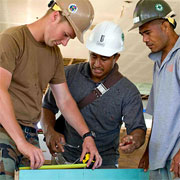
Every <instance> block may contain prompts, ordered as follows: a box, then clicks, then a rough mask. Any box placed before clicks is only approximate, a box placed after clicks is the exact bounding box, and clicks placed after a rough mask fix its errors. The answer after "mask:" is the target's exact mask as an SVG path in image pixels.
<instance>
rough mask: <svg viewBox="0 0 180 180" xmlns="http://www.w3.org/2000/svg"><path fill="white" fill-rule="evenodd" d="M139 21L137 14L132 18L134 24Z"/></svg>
mask: <svg viewBox="0 0 180 180" xmlns="http://www.w3.org/2000/svg"><path fill="white" fill-rule="evenodd" d="M139 21H140V19H139V16H138V17H135V18H134V19H133V22H134V24H135V23H138V22H139Z"/></svg>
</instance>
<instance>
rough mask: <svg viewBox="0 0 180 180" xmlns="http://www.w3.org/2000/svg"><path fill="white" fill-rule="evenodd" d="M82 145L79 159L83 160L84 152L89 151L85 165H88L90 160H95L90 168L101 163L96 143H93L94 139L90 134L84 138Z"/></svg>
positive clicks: (97, 166) (96, 166)
mask: <svg viewBox="0 0 180 180" xmlns="http://www.w3.org/2000/svg"><path fill="white" fill-rule="evenodd" d="M82 147H83V150H82V154H81V158H80V161H82V160H83V158H84V157H85V155H86V153H90V158H89V161H88V163H87V167H89V166H90V164H91V162H92V161H93V160H95V162H94V165H93V167H92V169H95V168H99V167H100V166H101V164H102V158H101V156H100V154H99V152H98V150H97V148H96V145H95V143H94V139H93V138H92V137H91V136H88V137H86V138H85V139H84V142H83V146H82Z"/></svg>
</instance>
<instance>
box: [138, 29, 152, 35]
mask: <svg viewBox="0 0 180 180" xmlns="http://www.w3.org/2000/svg"><path fill="white" fill-rule="evenodd" d="M147 32H150V30H145V31H142V32H140V31H139V34H141V35H142V34H144V33H147Z"/></svg>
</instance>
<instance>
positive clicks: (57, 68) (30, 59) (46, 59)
mask: <svg viewBox="0 0 180 180" xmlns="http://www.w3.org/2000/svg"><path fill="white" fill-rule="evenodd" d="M0 67H3V68H5V69H7V70H8V71H10V72H11V73H12V81H11V84H10V87H9V93H10V95H11V99H12V102H13V106H14V110H15V115H16V118H17V120H18V121H19V123H21V124H23V125H27V126H32V127H33V126H35V125H36V123H37V122H38V121H39V117H40V112H41V103H42V96H43V90H44V89H45V88H46V87H47V84H48V83H52V84H59V83H63V82H65V81H66V80H65V74H64V65H63V60H62V55H61V53H60V49H59V48H58V47H49V46H47V45H46V44H45V43H39V42H37V41H36V40H35V39H34V38H33V36H32V34H31V33H30V31H29V30H28V28H27V26H26V25H23V26H19V27H13V28H10V29H8V30H6V31H5V32H3V33H2V34H0Z"/></svg>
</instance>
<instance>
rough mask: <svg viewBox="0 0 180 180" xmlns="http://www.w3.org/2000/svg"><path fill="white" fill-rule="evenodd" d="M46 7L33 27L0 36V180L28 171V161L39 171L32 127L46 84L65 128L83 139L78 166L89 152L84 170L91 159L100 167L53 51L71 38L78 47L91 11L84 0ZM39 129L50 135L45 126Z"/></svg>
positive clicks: (59, 147) (57, 52) (40, 158)
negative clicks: (25, 168)
mask: <svg viewBox="0 0 180 180" xmlns="http://www.w3.org/2000/svg"><path fill="white" fill-rule="evenodd" d="M49 7H50V9H49V10H48V12H47V13H46V15H45V16H43V17H42V18H41V19H39V20H38V21H36V22H34V23H32V24H28V25H23V26H18V27H13V28H10V29H8V30H6V31H5V32H3V33H2V34H0V179H3V178H4V179H6V178H10V179H13V172H14V169H16V168H18V167H19V165H21V164H22V165H28V164H29V160H30V166H31V168H32V169H36V168H39V167H40V166H42V165H43V163H44V157H43V154H42V151H41V150H40V149H39V148H38V138H37V132H36V125H37V122H38V121H39V118H40V115H41V113H40V112H41V102H42V96H43V90H44V89H45V88H46V87H47V84H48V83H49V84H50V86H51V89H52V91H53V94H54V97H55V99H56V103H57V105H58V107H59V109H60V110H61V112H62V114H63V115H64V117H65V118H66V120H67V121H68V123H69V124H70V125H71V126H72V127H74V128H75V129H76V130H77V131H78V133H79V134H80V135H81V136H84V135H85V134H86V138H84V143H83V152H82V154H81V160H82V159H83V157H84V155H85V154H86V153H87V152H90V160H89V162H88V165H90V163H91V161H92V160H93V158H95V159H96V162H95V163H94V166H93V168H97V167H100V166H101V164H102V159H101V157H100V155H99V153H98V151H97V148H96V146H95V143H94V140H93V138H92V137H91V136H90V135H89V134H90V133H89V129H88V127H87V125H86V123H85V121H84V119H83V117H82V115H81V113H80V112H79V110H78V108H77V105H76V103H75V101H74V100H73V98H72V96H71V94H70V92H69V90H68V87H67V83H66V79H65V75H64V68H63V60H62V56H61V52H60V50H59V48H58V47H57V45H60V44H62V45H63V46H66V45H67V43H68V41H69V40H70V39H74V38H75V37H76V36H77V38H78V39H79V40H80V41H81V42H83V33H84V32H85V31H86V30H87V29H88V28H89V26H90V25H91V23H92V20H93V16H94V11H93V7H92V5H91V4H90V2H89V1H88V0H61V1H59V0H57V1H56V2H54V1H51V2H50V4H49ZM44 128H45V129H46V130H47V131H51V128H49V127H48V125H44ZM88 135H89V136H88ZM63 143H64V140H63V139H59V141H58V142H56V145H55V146H54V147H52V148H53V149H54V151H55V152H59V151H64V149H63V146H62V144H63ZM35 146H37V147H35ZM28 159H29V160H28Z"/></svg>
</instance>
